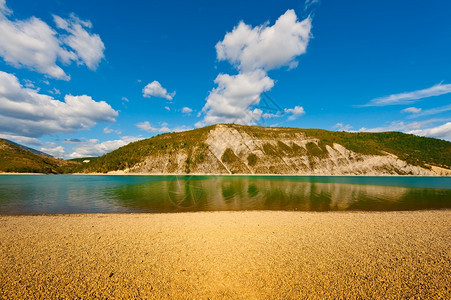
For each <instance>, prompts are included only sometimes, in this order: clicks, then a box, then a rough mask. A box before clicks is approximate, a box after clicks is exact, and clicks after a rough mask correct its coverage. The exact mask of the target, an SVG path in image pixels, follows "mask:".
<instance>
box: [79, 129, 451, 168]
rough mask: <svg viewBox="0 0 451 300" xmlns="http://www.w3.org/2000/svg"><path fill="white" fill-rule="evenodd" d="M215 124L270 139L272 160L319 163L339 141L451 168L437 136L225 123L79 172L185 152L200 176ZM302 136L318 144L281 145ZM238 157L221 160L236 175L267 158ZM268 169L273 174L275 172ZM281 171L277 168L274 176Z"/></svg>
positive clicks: (448, 149) (160, 139) (146, 143)
mask: <svg viewBox="0 0 451 300" xmlns="http://www.w3.org/2000/svg"><path fill="white" fill-rule="evenodd" d="M216 126H227V127H228V128H231V129H234V130H236V131H237V132H239V133H240V134H241V135H246V136H250V137H251V138H252V139H255V140H259V141H260V142H261V141H268V142H261V143H263V144H262V145H263V146H262V147H261V151H262V152H263V153H264V155H266V157H267V158H268V159H270V158H274V157H279V156H281V155H284V157H288V158H293V157H294V158H296V157H300V156H305V157H307V158H308V159H309V160H310V162H311V163H312V164H314V163H315V162H318V159H321V158H322V157H326V156H327V155H328V152H327V149H326V146H333V144H334V143H337V144H340V145H342V146H344V147H345V148H347V149H348V150H352V151H354V152H356V153H358V154H363V155H377V156H382V155H387V153H389V154H392V155H395V156H397V157H398V158H399V159H401V160H403V161H405V162H407V163H408V164H410V165H414V166H420V167H423V168H426V169H428V168H430V167H429V165H433V166H438V167H443V168H446V169H451V143H450V142H447V141H444V140H439V139H434V138H426V137H418V136H415V135H411V134H404V133H399V132H383V133H350V132H335V131H327V130H321V129H298V128H282V127H279V128H273V127H258V126H243V125H235V124H228V125H224V124H223V125H213V126H208V127H204V128H199V129H194V130H190V131H185V132H177V133H168V134H162V135H159V136H155V137H153V138H150V139H146V140H141V141H137V142H134V143H131V144H128V145H126V146H124V147H121V148H119V149H117V150H115V151H113V152H111V153H108V154H105V155H103V156H102V157H99V158H97V159H94V160H91V162H90V163H88V164H83V165H80V166H78V170H77V171H82V172H109V171H115V170H124V169H127V168H131V167H133V166H135V165H136V164H138V163H141V162H143V161H144V160H145V159H146V158H149V157H155V158H161V157H163V156H164V157H168V159H167V160H168V163H171V159H172V158H173V157H175V156H174V154H175V153H177V152H184V153H186V159H185V160H184V162H183V163H184V166H183V173H191V172H195V170H198V169H199V166H200V165H201V164H205V161H206V159H207V158H208V157H210V156H211V151H210V149H209V147H211V146H209V145H208V143H207V138H208V134H209V132H210V131H211V130H213V129H215V128H216ZM299 134H302V135H305V136H306V137H308V138H313V139H318V140H319V142H318V143H308V144H307V145H306V147H305V148H302V147H299V146H297V145H296V144H295V143H291V144H289V145H288V144H286V143H284V142H282V141H281V140H287V139H289V138H290V137H292V138H293V139H294V138H296V136H299ZM227 142H228V141H227V140H225V141H223V143H227ZM237 155H238V154H236V153H234V152H233V151H231V149H227V150H226V151H224V152H223V154H222V155H221V156H219V157H217V158H218V159H220V160H221V162H222V163H223V164H224V165H227V166H230V168H234V169H235V171H234V170H232V169H230V170H231V171H232V173H246V172H247V171H248V169H247V166H253V165H255V164H258V162H259V160H260V161H261V160H262V158H261V157H260V158H257V156H256V155H255V154H254V153H249V154H248V155H247V156H246V160H244V159H240V158H238V156H237ZM316 158H318V159H316ZM174 166H175V167H178V168H179V170H180V163H179V162H178V165H177V163H176V162H174ZM175 167H174V168H175ZM168 168H169V169H170V168H171V167H170V166H169V167H168ZM276 169H277V168H276ZM269 170H270V172H273V170H272V169H269ZM276 171H277V170H274V172H276ZM262 172H263V171H262ZM266 172H268V171H266ZM400 174H402V173H400Z"/></svg>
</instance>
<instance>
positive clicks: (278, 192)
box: [108, 176, 451, 212]
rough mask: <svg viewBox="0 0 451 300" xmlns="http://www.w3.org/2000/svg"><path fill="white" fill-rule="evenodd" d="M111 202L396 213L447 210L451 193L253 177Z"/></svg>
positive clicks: (122, 193) (189, 184) (124, 192)
mask: <svg viewBox="0 0 451 300" xmlns="http://www.w3.org/2000/svg"><path fill="white" fill-rule="evenodd" d="M108 197H109V198H110V199H111V200H112V201H115V202H117V203H120V205H124V206H127V207H129V208H133V210H138V211H156V212H170V211H238V210H299V211H340V210H365V211H392V210H420V209H437V208H447V207H449V206H450V199H451V190H446V189H443V190H442V189H428V188H408V187H396V186H377V185H358V184H342V183H321V182H304V181H290V180H278V179H277V178H276V179H270V180H268V179H259V178H253V177H244V176H243V177H228V176H223V177H212V178H207V179H205V178H199V179H198V178H195V177H192V178H177V179H176V180H168V181H162V182H148V183H142V184H137V185H127V186H120V187H117V188H114V189H112V190H110V191H109V193H108Z"/></svg>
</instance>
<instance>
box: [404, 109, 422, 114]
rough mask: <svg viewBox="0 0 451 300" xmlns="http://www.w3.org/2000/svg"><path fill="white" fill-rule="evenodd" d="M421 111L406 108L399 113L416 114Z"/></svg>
mask: <svg viewBox="0 0 451 300" xmlns="http://www.w3.org/2000/svg"><path fill="white" fill-rule="evenodd" d="M420 111H421V108H416V107H407V108H405V109H403V110H401V112H403V113H411V114H417V113H419V112H420Z"/></svg>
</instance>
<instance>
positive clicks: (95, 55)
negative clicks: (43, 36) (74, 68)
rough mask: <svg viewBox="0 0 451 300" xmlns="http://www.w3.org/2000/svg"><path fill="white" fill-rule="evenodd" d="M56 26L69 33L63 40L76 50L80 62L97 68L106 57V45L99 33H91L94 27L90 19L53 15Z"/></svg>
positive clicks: (93, 68) (91, 67)
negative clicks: (90, 30)
mask: <svg viewBox="0 0 451 300" xmlns="http://www.w3.org/2000/svg"><path fill="white" fill-rule="evenodd" d="M53 19H54V21H55V23H56V26H57V27H58V28H60V29H63V30H65V31H67V32H68V33H69V34H68V35H64V36H62V38H61V40H62V41H63V42H64V43H65V44H66V45H68V46H69V47H71V48H72V49H74V50H75V53H76V54H77V57H78V63H79V64H85V65H86V66H87V67H88V68H89V69H91V70H95V69H97V67H98V65H99V62H100V61H101V60H102V59H103V58H104V57H105V56H104V54H103V52H104V51H105V45H104V44H103V42H102V40H101V39H100V36H99V35H98V34H92V33H89V32H88V30H87V29H90V28H92V24H91V22H90V21H83V20H80V19H79V18H77V17H76V16H75V15H73V14H72V15H71V16H70V18H69V19H63V18H61V17H59V16H53Z"/></svg>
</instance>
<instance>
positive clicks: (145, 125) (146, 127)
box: [136, 121, 171, 133]
mask: <svg viewBox="0 0 451 300" xmlns="http://www.w3.org/2000/svg"><path fill="white" fill-rule="evenodd" d="M136 127H138V128H139V129H141V130H144V131H148V132H161V133H162V132H170V131H171V129H169V128H168V127H167V125H163V127H160V128H157V127H152V125H150V123H149V122H148V121H145V122H141V123H138V124H136Z"/></svg>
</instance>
